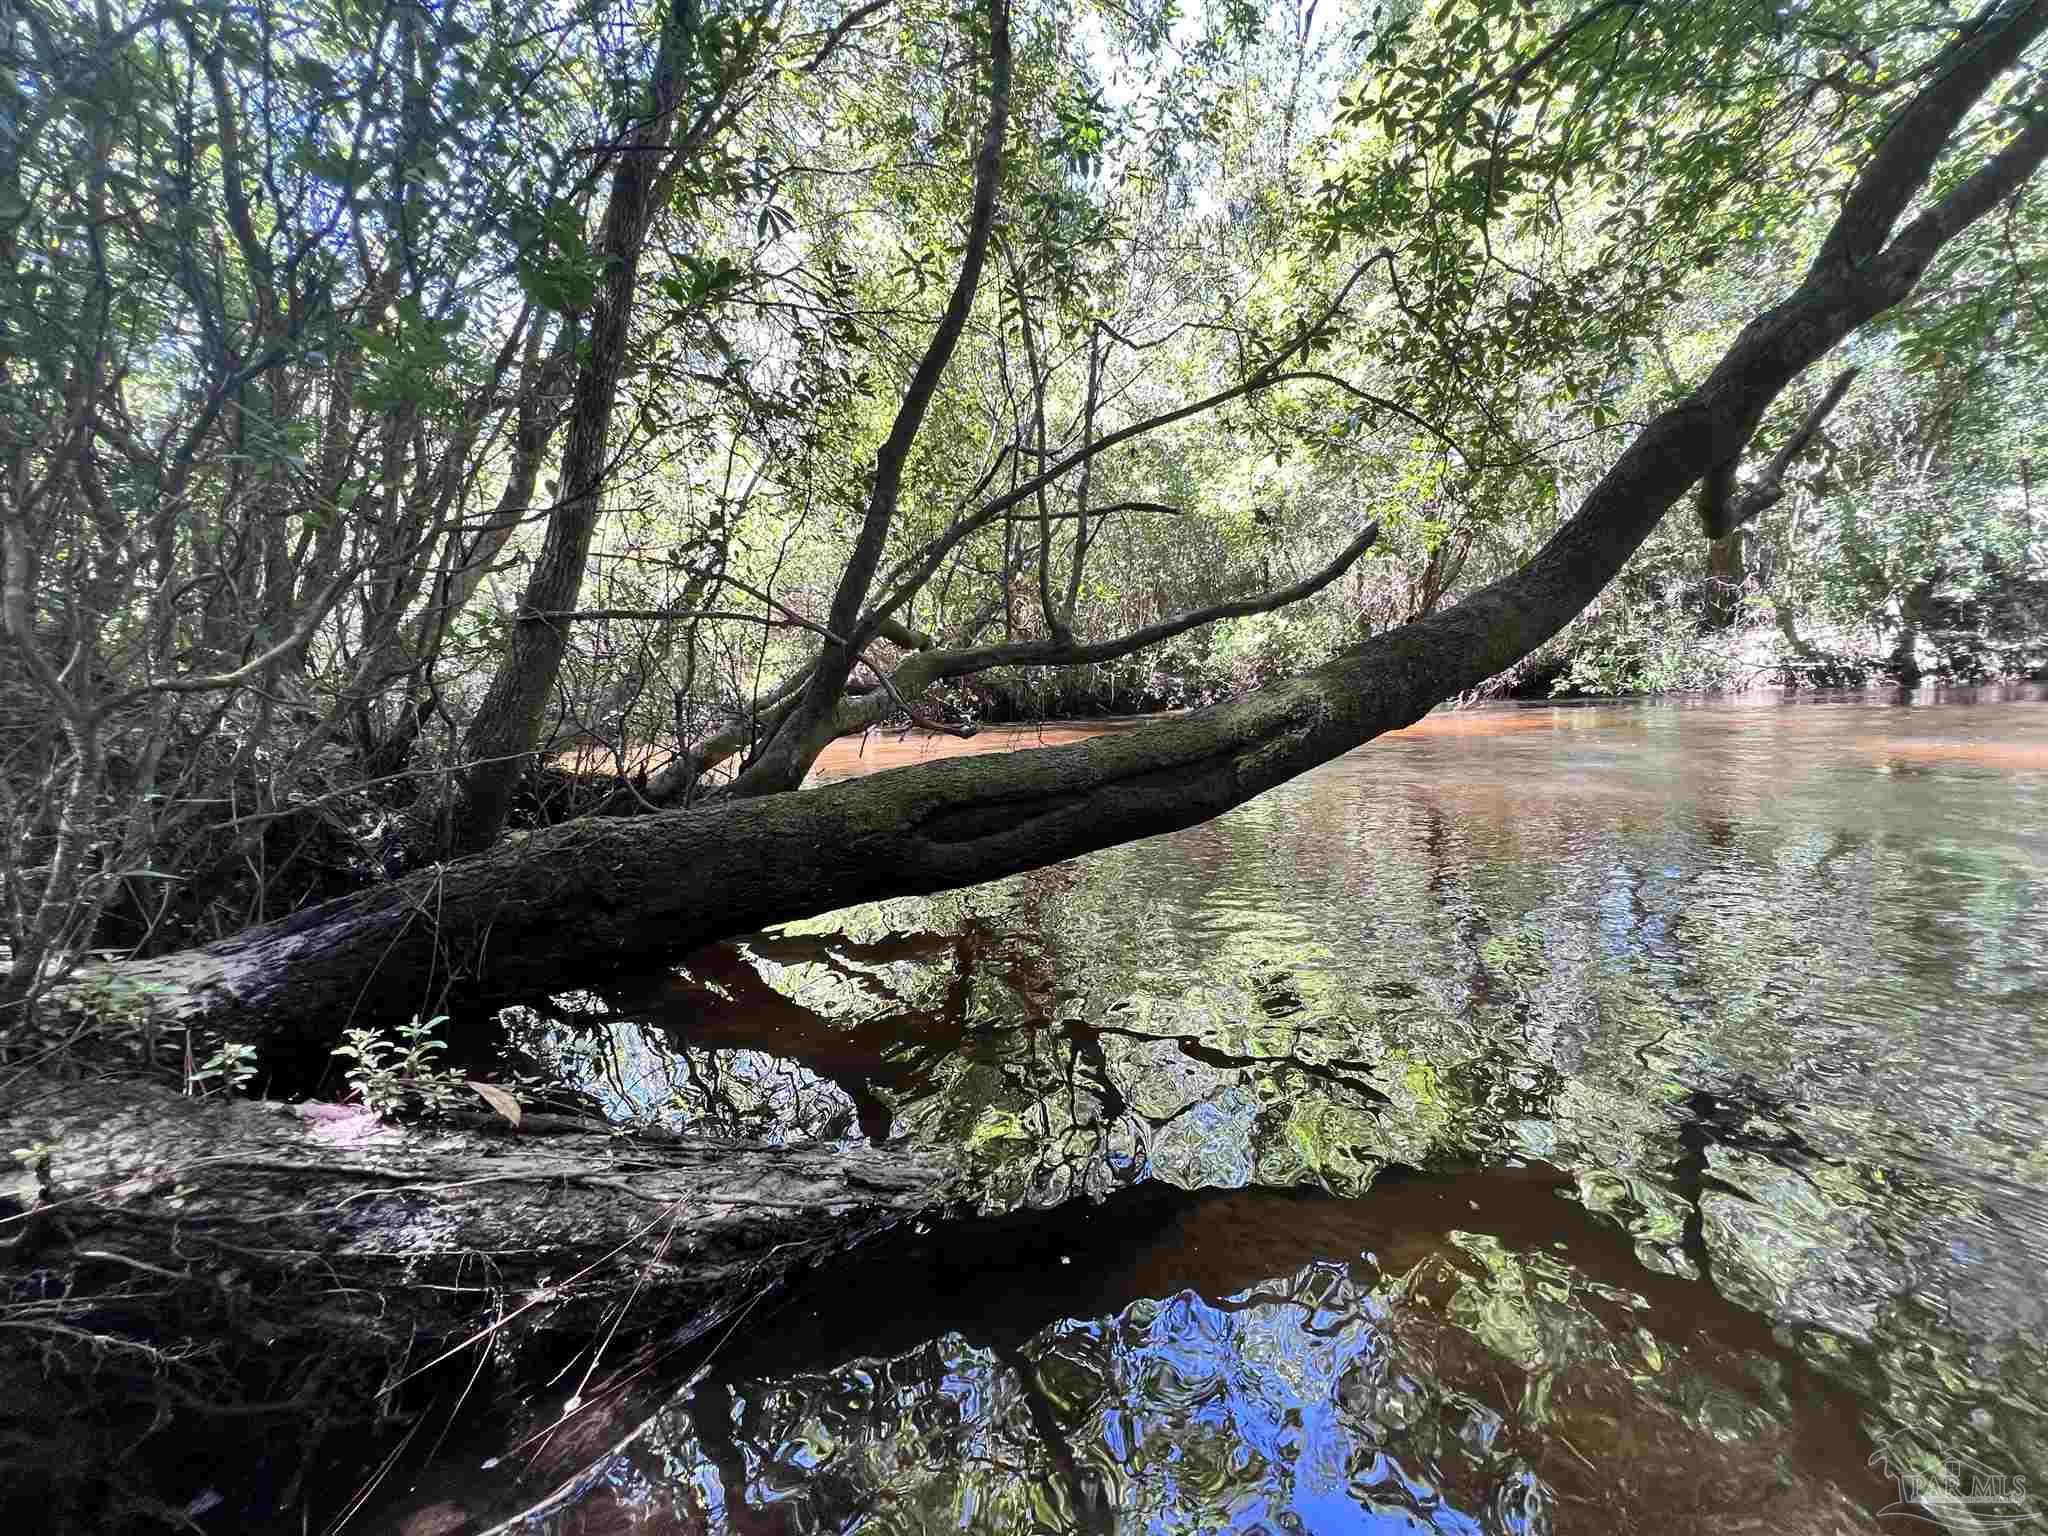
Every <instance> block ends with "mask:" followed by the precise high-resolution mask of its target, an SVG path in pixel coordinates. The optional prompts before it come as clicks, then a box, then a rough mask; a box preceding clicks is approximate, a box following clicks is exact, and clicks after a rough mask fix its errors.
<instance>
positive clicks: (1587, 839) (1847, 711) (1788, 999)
mask: <svg viewBox="0 0 2048 1536" xmlns="http://www.w3.org/2000/svg"><path fill="white" fill-rule="evenodd" d="M1034 739H1035V738H1034ZM1002 744H1006V743H1004V742H1002V741H1001V739H1000V738H995V739H991V738H983V739H982V741H980V742H979V743H976V745H978V746H982V747H986V746H989V745H1002ZM955 746H956V744H953V743H942V744H934V743H933V742H931V741H929V740H923V739H919V740H913V741H909V742H902V741H898V742H894V743H889V742H885V741H880V740H871V741H870V742H869V743H868V744H866V746H865V747H861V746H859V745H857V744H842V745H841V746H840V747H839V748H837V749H835V752H834V754H833V756H832V757H831V758H828V760H827V761H826V762H825V763H823V764H822V765H821V773H822V774H823V775H824V776H827V777H830V776H835V775H837V774H840V773H844V772H853V771H863V770H867V769H872V768H874V767H876V766H889V765H893V763H894V762H896V761H900V760H903V759H905V758H908V757H912V756H916V755H920V754H924V753H928V752H931V751H936V750H950V749H953V748H954V747H955ZM563 1007H564V1014H563V1017H565V1018H572V1019H573V1018H574V1017H576V1010H577V1009H578V1008H579V1007H581V1008H589V1009H593V1010H597V1011H600V1012H601V1013H602V1015H603V1016H604V1017H606V1018H607V1019H609V1020H610V1021H611V1022H608V1023H603V1024H596V1025H592V1024H585V1025H583V1026H582V1027H581V1028H580V1029H578V1030H576V1031H573V1032H572V1031H570V1030H567V1029H565V1028H562V1027H560V1026H550V1027H545V1028H542V1029H540V1030H539V1031H538V1034H539V1036H540V1037H541V1038H543V1039H544V1040H546V1041H547V1042H550V1048H551V1049H552V1050H553V1052H554V1056H555V1065H556V1068H557V1070H559V1071H561V1072H562V1073H564V1074H565V1075H567V1076H569V1077H572V1078H574V1079H577V1080H578V1081H580V1082H582V1083H583V1084H584V1085H585V1086H586V1087H587V1088H588V1089H590V1090H591V1091H592V1092H594V1093H596V1094H597V1095H598V1096H599V1097H600V1098H602V1099H603V1100H604V1101H605V1102H606V1103H607V1104H608V1105H609V1106H610V1107H611V1108H612V1109H613V1110H614V1111H615V1112H616V1113H618V1114H619V1115H621V1116H622V1117H623V1116H628V1115H634V1114H638V1115H643V1116H649V1117H653V1118H657V1119H660V1120H662V1121H664V1122H665V1123H667V1124H669V1125H671V1126H675V1127H678V1128H684V1129H689V1130H697V1131H702V1132H705V1133H707V1134H717V1135H724V1136H732V1135H741V1136H753V1137H768V1138H771V1139H776V1140H783V1141H793V1140H802V1139H816V1140H826V1141H830V1140H835V1139H850V1138H857V1137H866V1138H870V1139H873V1140H876V1141H900V1142H906V1143H910V1144H922V1145H929V1146H937V1147H941V1148H944V1149H947V1150H948V1151H949V1152H950V1153H951V1154H952V1155H954V1156H955V1157H957V1158H958V1159H959V1160H960V1161H961V1163H962V1164H963V1166H965V1167H966V1168H967V1169H968V1171H969V1178H970V1183H971V1189H972V1191H973V1195H974V1198H975V1200H976V1201H977V1202H978V1203H979V1205H980V1207H981V1209H982V1211H983V1212H984V1213H985V1214H986V1217H987V1219H986V1220H981V1221H977V1222H970V1223H968V1224H966V1225H965V1226H962V1227H959V1228H952V1227H948V1228H945V1229H942V1230H939V1231H935V1232H931V1233H928V1234H923V1235H914V1236H912V1237H911V1238H910V1239H909V1240H906V1241H896V1242H891V1243H888V1244H886V1245H883V1246H879V1247H877V1249H876V1250H875V1251H874V1252H872V1253H871V1254H867V1255H864V1256H860V1257H858V1258H857V1259H856V1260H851V1261H848V1262H847V1263H845V1264H844V1265H843V1266H841V1267H839V1268H838V1269H836V1270H835V1271H834V1272H833V1273H831V1274H828V1275H821V1276H818V1277H816V1278H815V1279H814V1280H813V1281H812V1282H810V1283H809V1284H807V1285H806V1286H805V1287H804V1288H802V1289H801V1290H799V1291H798V1292H797V1293H796V1294H795V1295H794V1296H792V1297H789V1298H786V1299H783V1300H780V1301H778V1302H776V1303H774V1304H773V1309H772V1310H771V1309H770V1308H768V1307H764V1308H763V1309H762V1311H761V1313H759V1314H757V1315H756V1316H754V1317H752V1318H749V1319H748V1320H746V1322H745V1323H744V1324H743V1326H742V1327H741V1328H740V1329H739V1330H738V1331H737V1332H736V1333H735V1334H734V1335H733V1337H732V1338H731V1340H730V1341H729V1342H728V1343H727V1344H726V1345H725V1346H724V1347H723V1348H722V1350H721V1352H720V1353H719V1355H718V1356H717V1357H716V1359H715V1361H714V1363H713V1365H712V1367H711V1373H710V1375H709V1376H708V1377H706V1378H705V1379H704V1380H702V1381H701V1382H699V1383H697V1384H696V1385H694V1386H692V1387H688V1388H687V1389H685V1388H684V1387H682V1386H681V1385H679V1386H678V1388H677V1389H676V1390H675V1391H674V1392H673V1393H672V1394H671V1395H670V1397H669V1399H668V1400H667V1401H666V1402H665V1403H662V1404H660V1405H659V1406H658V1409H657V1411H655V1412H654V1415H653V1418H652V1419H651V1420H648V1421H647V1422H646V1423H645V1426H644V1428H643V1431H642V1433H641V1434H640V1435H639V1436H638V1438H637V1439H636V1440H635V1441H634V1442H633V1443H632V1445H631V1446H630V1447H628V1448H627V1449H625V1450H623V1451H621V1452H619V1453H618V1454H617V1455H616V1456H614V1457H612V1458H611V1459H610V1460H609V1461H608V1462H606V1463H605V1464H604V1465H603V1466H602V1467H601V1468H600V1471H601V1476H599V1477H598V1478H597V1479H596V1480H595V1483H594V1485H593V1486H592V1487H591V1489H590V1490H589V1491H588V1492H587V1493H585V1494H584V1495H583V1496H582V1497H581V1498H580V1499H579V1500H577V1501H576V1502H574V1503H573V1504H571V1505H570V1506H569V1507H567V1508H566V1509H562V1510H559V1511H557V1512H555V1513H553V1514H551V1515H550V1516H549V1517H548V1519H547V1521H546V1522H545V1528H547V1529H551V1530H556V1531H561V1532H571V1531H574V1532H597V1531H606V1532H611V1531H629V1530H630V1531H646V1532H697V1531H720V1532H748V1533H752V1532H769V1531H773V1532H800V1531H802V1532H809V1531H818V1532H827V1531H835V1532H836V1531H849V1532H851V1531H859V1532H895V1531H902V1532H913V1531H928V1530H948V1531H951V1530H975V1531H1006V1532H1007V1531H1016V1532H1023V1531H1108V1530H1116V1531H1141V1530H1142V1531H1147V1532H1154V1531H1157V1532H1168V1531H1188V1532H1205V1531H1220V1530H1231V1531H1245V1532H1253V1531H1268V1532H1325V1531H1371V1532H1396V1531H1403V1532H1406V1531H1440V1532H1459V1533H1465V1532H1480V1531H1484V1532H1539V1531H1551V1530H1555V1531H1591V1532H1607V1531H1616V1532H1621V1531H1654V1532H1659V1533H1671V1532H1693V1531H1700V1532H1705V1531H1717V1532H1718V1531H1730V1530H1760V1531H1793V1532H1804V1531H1815V1532H1820V1531H1829V1532H1832V1531H1875V1530H1880V1529H1893V1528H1896V1529H1913V1528H1918V1529H1921V1530H1932V1529H1935V1527H1932V1526H1929V1525H1926V1524H1919V1525H1917V1527H1916V1526H1915V1523H1914V1522H1913V1521H1912V1520H1909V1519H1906V1518H1905V1517H1903V1516H1902V1515H1896V1514H1895V1515H1884V1514H1883V1513H1882V1512H1883V1511H1884V1510H1885V1509H1886V1508H1887V1507H1888V1506H1890V1505H1891V1504H1893V1503H1894V1502H1895V1501H1897V1500H1899V1499H1900V1498H1901V1495H1902V1489H1901V1479H1903V1480H1904V1481H1905V1483H1906V1484H1907V1486H1906V1487H1905V1488H1904V1490H1903V1492H1904V1494H1905V1495H1906V1496H1908V1497H1916V1498H1917V1499H1918V1501H1919V1502H1918V1503H1917V1504H1915V1505H1914V1506H1913V1509H1914V1510H1915V1511H1917V1512H1918V1513H1919V1514H1921V1515H1928V1514H1934V1515H1939V1516H1942V1517H1943V1518H1944V1519H1946V1520H1947V1521H1948V1522H1949V1524H1950V1526H1951V1528H1954V1529H1968V1528H1970V1527H1969V1526H1968V1525H1967V1524H1965V1523H1960V1522H1964V1521H1966V1520H1967V1519H1969V1518H1974V1519H1976V1520H1978V1521H1979V1522H1980V1523H1979V1526H1978V1527H1977V1528H1982V1529H1988V1528H1991V1527H1990V1526H1989V1525H1987V1524H1984V1523H1983V1522H1987V1521H1991V1520H1995V1519H2020V1518H2029V1519H2032V1520H2038V1521H2041V1522H2042V1524H2043V1525H2044V1526H2048V1515H2044V1514H2043V1513H2042V1512H2044V1511H2048V1142H2044V1124H2048V707H2044V698H2043V694H2042V691H2041V690H2038V689H2036V690H2006V691H2003V692H1999V693H1991V692H1983V693H1976V694H1963V693H1956V694H1940V693H1932V692H1923V693H1920V694H1916V695H1910V696H1900V695H1887V696H1882V697H1880V696H1844V697H1840V698H1834V699H1823V700H1818V701H1814V700H1805V701H1800V702H1790V701H1781V700H1778V699H1775V698H1766V699H1744V700H1738V701H1724V702H1708V703H1674V704H1661V703H1656V704H1623V705H1614V706H1604V705H1603V706H1582V707H1503V708H1498V709H1486V710H1479V711H1473V712H1468V713H1462V714H1453V715H1449V716H1438V717H1433V718H1432V719H1431V720H1429V721H1426V722H1424V724H1423V725H1422V726H1421V727H1419V728H1417V729H1415V730H1412V731H1408V732H1403V733H1400V734H1399V735H1396V736H1392V737H1387V738H1382V739H1381V740H1379V741H1377V742H1374V743H1372V744H1370V745H1369V746H1367V747H1365V748H1363V749H1361V750H1360V751H1357V752H1355V753H1352V754H1350V755H1349V756H1347V757H1345V758H1343V759H1341V760H1339V761H1337V762H1334V763H1331V764H1329V765H1327V766H1326V767H1324V768H1322V769H1320V770H1318V771H1316V772H1314V773H1312V774H1309V775H1307V776H1306V777H1304V778H1302V779H1300V780H1298V781H1296V782H1294V783H1292V784H1289V785H1287V786H1284V787H1282V788H1280V789H1277V790H1274V791H1272V792H1271V793H1269V794H1266V795H1264V796H1262V797H1260V798H1259V799H1258V800H1256V801H1254V802H1252V803H1251V804H1249V805H1246V806H1243V807H1241V808H1240V809H1238V810H1237V811H1234V812H1232V813H1231V814H1229V815H1227V816H1225V817H1223V818H1221V819H1220V820H1217V821H1215V822H1212V823H1210V824H1208V825H1206V826H1202V827H1198V828H1195V829H1193V830H1190V831H1187V832H1183V833H1178V834H1175V835H1172V836H1169V837H1164V838H1159V839H1155V840H1152V841H1148V842H1144V843H1139V844H1133V845H1128V846H1125V847H1121V848H1114V849H1110V850H1108V851H1105V852H1103V853H1100V854H1096V855H1093V856H1090V857H1088V858H1084V859H1081V860H1078V861H1075V862H1073V863H1070V864H1065V865H1060V866H1057V867H1055V868H1051V869H1047V870H1042V871H1038V872H1036V873H1033V874H1029V875H1024V876H1020V877H1017V878H1015V879H1011V880H1006V881H1001V882H997V883H994V884H991V885H987V886H982V887H978V888H975V889H972V890H968V891H962V892H956V893H951V894H947V895H942V896H938V897H932V898H921V899H908V900H898V901H887V902H882V903H878V904H875V905H871V906H865V907H860V908H856V909H853V910H850V911H845V912H840V913H835V914H833V915H832V916H830V917H825V918H820V919H816V920H813V921H807V922H801V923H794V924H790V925H788V926H786V927H783V928H779V929H776V930H774V931H772V932H770V933H766V934H761V935H756V936H752V937H748V938H744V939H739V940H735V941H732V942H729V943H725V944H720V945H717V946H714V947H712V948H711V949H708V950H706V951H703V952H700V953H699V954H697V955H694V956H692V957H691V958H690V959H689V960H688V962H687V963H686V964H684V965H682V966H679V967H677V968H675V969H673V970H671V971H669V972H667V973H664V974H663V975H661V976H658V977H654V978H645V979H641V980H638V981H629V982H619V983H616V984H612V983H607V984H606V985H605V986H603V987H601V988H598V989H597V990H596V991H595V992H594V993H593V995H592V996H591V997H589V998H583V999H568V1000H565V1001H564V1005H563ZM464 1454H467V1453H464ZM494 1459H497V1460H499V1463H500V1464H499V1465H497V1466H496V1467H495V1468H494V1469H493V1470H492V1471H491V1472H489V1473H488V1474H486V1473H482V1472H479V1471H476V1470H475V1467H476V1464H477V1463H476V1460H475V1459H474V1458H472V1460H471V1461H470V1462H469V1463H468V1468H469V1470H467V1471H465V1472H463V1473H462V1474H461V1476H460V1477H456V1476H455V1474H454V1473H452V1472H451V1479H453V1480H452V1481H451V1484H450V1486H451V1488H456V1489H457V1490H458V1492H459V1499H458V1500H457V1502H455V1503H445V1502H444V1503H442V1504H439V1505H434V1506H433V1508H435V1509H440V1510H442V1511H443V1512H444V1513H445V1512H447V1511H450V1510H455V1509H458V1508H469V1509H475V1508H479V1507H482V1506H485V1505H494V1506H496V1507H498V1508H500V1509H507V1508H511V1509H516V1508H518V1507H520V1499H519V1497H518V1496H517V1494H518V1485H517V1484H516V1483H515V1482H514V1481H513V1479H514V1478H515V1476H516V1473H517V1471H518V1467H517V1465H516V1463H517V1458H514V1457H509V1456H508V1457H504V1458H501V1459H499V1458H494ZM465 1479H466V1481H465ZM436 1497H437V1495H436V1491H435V1489H434V1488H433V1486H432V1485H431V1483H430V1482H428V1481H422V1483H421V1484H420V1485H419V1492H418V1493H417V1494H416V1495H415V1496H414V1501H415V1507H416V1508H417V1507H419V1504H418V1501H420V1500H426V1501H429V1503H431V1501H432V1500H433V1499H434V1498H436ZM428 1513H429V1514H431V1513H432V1510H429V1511H428ZM422 1518H424V1517H422ZM413 1528H414V1529H419V1530H425V1529H429V1528H432V1527H431V1526H429V1525H416V1526H415V1527H413Z"/></svg>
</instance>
